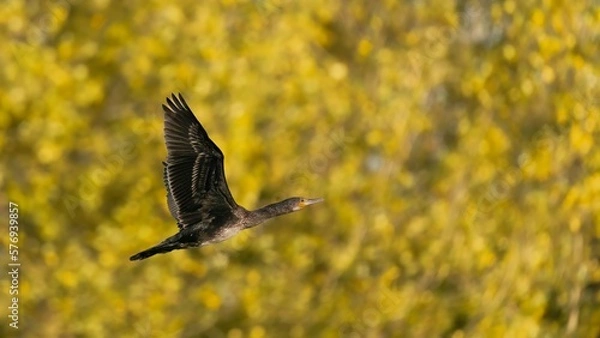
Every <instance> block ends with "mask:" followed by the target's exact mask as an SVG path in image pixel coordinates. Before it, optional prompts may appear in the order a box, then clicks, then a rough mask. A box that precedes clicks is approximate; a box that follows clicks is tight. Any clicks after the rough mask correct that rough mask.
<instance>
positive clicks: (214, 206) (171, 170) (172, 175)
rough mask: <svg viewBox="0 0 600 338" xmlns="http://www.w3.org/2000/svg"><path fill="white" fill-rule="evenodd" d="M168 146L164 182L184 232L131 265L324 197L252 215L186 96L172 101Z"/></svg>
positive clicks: (167, 115)
mask: <svg viewBox="0 0 600 338" xmlns="http://www.w3.org/2000/svg"><path fill="white" fill-rule="evenodd" d="M162 107H163V110H164V112H165V127H164V131H165V142H166V144H167V161H166V162H163V166H164V168H163V181H164V183H165V186H166V188H167V205H168V207H169V211H170V212H171V215H173V217H174V218H175V219H176V220H177V225H178V226H179V232H178V233H177V234H175V235H173V236H171V237H169V238H167V239H165V240H164V241H162V242H161V243H159V244H158V245H156V246H154V247H152V248H150V249H147V250H144V251H142V252H140V253H137V254H135V255H133V256H131V257H130V258H129V260H131V261H134V260H141V259H146V258H148V257H150V256H153V255H156V254H159V253H166V252H170V251H173V250H178V249H185V248H189V247H198V246H203V245H207V244H211V243H216V242H220V241H224V240H226V239H228V238H230V237H232V236H234V235H236V234H237V233H238V232H240V231H242V230H244V229H248V228H252V227H254V226H257V225H258V224H260V223H262V222H264V221H266V220H268V219H269V218H273V217H276V216H279V215H283V214H287V213H290V212H293V211H298V210H300V209H302V208H304V207H305V206H307V205H311V204H315V203H319V202H322V201H323V199H322V198H315V199H309V198H302V197H292V198H288V199H286V200H283V201H281V202H277V203H274V204H270V205H267V206H265V207H262V208H260V209H258V210H254V211H248V210H246V209H244V207H242V206H240V205H238V204H237V203H236V202H235V200H234V199H233V196H231V192H230V191H229V188H228V187H227V181H226V180H225V172H224V170H223V153H222V152H221V150H220V149H219V147H217V145H216V144H215V143H214V142H213V141H212V140H211V139H210V138H209V137H208V134H207V133H206V131H205V130H204V128H203V127H202V124H200V122H198V120H197V119H196V117H195V116H194V114H193V113H192V110H191V109H190V107H189V106H188V105H187V103H186V102H185V100H184V99H183V96H181V94H179V97H177V96H175V94H172V96H171V98H167V106H165V105H163V106H162Z"/></svg>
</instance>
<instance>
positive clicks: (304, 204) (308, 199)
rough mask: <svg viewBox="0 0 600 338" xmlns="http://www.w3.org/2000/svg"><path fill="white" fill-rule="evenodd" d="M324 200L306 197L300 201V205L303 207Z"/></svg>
mask: <svg viewBox="0 0 600 338" xmlns="http://www.w3.org/2000/svg"><path fill="white" fill-rule="evenodd" d="M324 200H325V199H323V198H307V199H305V200H304V202H301V203H300V207H301V208H304V207H305V206H308V205H312V204H317V203H321V202H323V201H324Z"/></svg>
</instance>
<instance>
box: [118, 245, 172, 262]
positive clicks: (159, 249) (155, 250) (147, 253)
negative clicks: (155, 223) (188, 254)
mask: <svg viewBox="0 0 600 338" xmlns="http://www.w3.org/2000/svg"><path fill="white" fill-rule="evenodd" d="M180 248H181V247H180V246H178V245H175V244H159V245H157V246H154V247H151V248H150V249H147V250H144V251H142V252H138V253H136V254H135V255H133V256H131V257H129V260H130V261H138V260H142V259H146V258H148V257H152V256H154V255H156V254H162V253H167V252H170V251H173V250H176V249H180Z"/></svg>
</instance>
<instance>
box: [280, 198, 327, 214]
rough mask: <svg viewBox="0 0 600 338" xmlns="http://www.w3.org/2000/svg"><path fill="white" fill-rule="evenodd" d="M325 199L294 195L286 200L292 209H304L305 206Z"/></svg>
mask: <svg viewBox="0 0 600 338" xmlns="http://www.w3.org/2000/svg"><path fill="white" fill-rule="evenodd" d="M323 201H324V199H322V198H304V197H292V198H288V199H287V200H286V202H287V204H288V205H289V206H290V208H291V210H292V211H298V210H302V209H303V208H304V207H306V206H309V205H313V204H317V203H321V202H323Z"/></svg>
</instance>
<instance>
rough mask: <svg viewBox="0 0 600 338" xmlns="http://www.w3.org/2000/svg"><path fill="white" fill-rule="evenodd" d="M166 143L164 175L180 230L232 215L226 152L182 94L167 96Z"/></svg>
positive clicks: (232, 207)
mask: <svg viewBox="0 0 600 338" xmlns="http://www.w3.org/2000/svg"><path fill="white" fill-rule="evenodd" d="M162 107H163V110H164V112H165V127H164V132H165V142H166V145H167V161H166V163H164V174H163V178H164V181H165V186H166V188H167V203H168V205H169V211H170V212H171V214H172V215H173V217H174V218H175V219H176V220H177V224H178V226H179V228H180V229H184V228H186V227H189V226H191V225H194V224H198V223H201V224H205V225H206V226H208V225H210V224H211V223H212V222H213V221H214V220H215V219H218V218H226V217H231V216H232V213H233V209H235V208H236V207H237V204H236V203H235V200H234V199H233V197H232V196H231V192H230V191H229V188H228V187H227V181H226V180H225V173H224V170H223V152H221V150H220V149H219V147H217V145H216V144H215V143H214V142H213V141H212V140H211V139H210V138H209V137H208V134H207V133H206V131H205V130H204V128H203V127H202V125H201V124H200V122H198V120H197V119H196V117H195V116H194V114H193V113H192V110H191V109H190V108H189V106H188V105H187V103H186V102H185V100H184V99H183V97H182V96H181V94H179V96H178V97H177V96H175V94H172V96H171V98H167V105H166V106H165V105H163V106H162Z"/></svg>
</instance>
